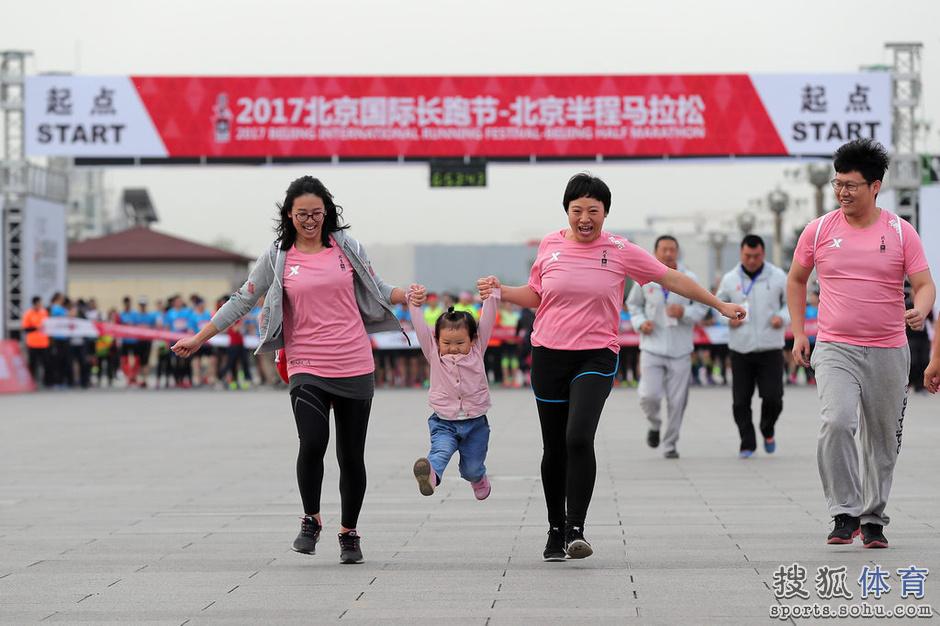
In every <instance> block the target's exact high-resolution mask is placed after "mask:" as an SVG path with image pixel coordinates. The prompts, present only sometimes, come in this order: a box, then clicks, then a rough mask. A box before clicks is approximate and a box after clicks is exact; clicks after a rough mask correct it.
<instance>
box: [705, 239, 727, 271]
mask: <svg viewBox="0 0 940 626" xmlns="http://www.w3.org/2000/svg"><path fill="white" fill-rule="evenodd" d="M708 243H709V244H711V247H712V252H714V253H715V271H714V272H713V274H714V275H715V277H721V252H722V250H724V248H725V244H726V243H728V233H725V232H722V231H718V230H712V231H709V233H708Z"/></svg>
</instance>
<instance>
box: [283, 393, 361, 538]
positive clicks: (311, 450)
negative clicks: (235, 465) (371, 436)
mask: <svg viewBox="0 0 940 626" xmlns="http://www.w3.org/2000/svg"><path fill="white" fill-rule="evenodd" d="M290 399H291V406H292V407H293V409H294V421H295V422H296V423H297V436H298V437H299V438H300V451H299V452H298V453H297V486H298V487H299V488H300V499H301V500H302V501H303V505H304V513H306V514H307V515H315V514H317V513H319V512H320V491H321V489H322V487H323V457H324V455H326V445H327V443H329V441H330V418H329V416H330V407H333V415H334V418H335V420H336V460H337V461H339V495H340V505H341V508H342V517H341V521H340V523H341V524H342V525H343V527H345V528H355V527H356V522H357V521H358V520H359V511H360V510H361V509H362V499H363V497H364V496H365V493H366V463H365V458H364V455H365V448H366V430H367V429H368V427H369V412H370V411H371V410H372V399H371V398H370V399H368V400H354V399H352V398H343V397H341V396H337V395H334V394H331V393H329V392H327V391H324V390H322V389H320V388H318V387H315V386H313V385H309V384H302V385H299V386H297V387H295V388H294V389H293V390H291V392H290Z"/></svg>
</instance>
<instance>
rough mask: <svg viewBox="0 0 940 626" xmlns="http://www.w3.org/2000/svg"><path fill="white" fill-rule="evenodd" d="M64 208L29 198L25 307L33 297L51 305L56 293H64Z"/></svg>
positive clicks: (25, 228)
mask: <svg viewBox="0 0 940 626" xmlns="http://www.w3.org/2000/svg"><path fill="white" fill-rule="evenodd" d="M67 254H68V250H67V239H66V231H65V205H64V204H59V203H56V202H50V201H49V200H43V199H41V198H34V197H27V198H26V204H25V206H24V208H23V247H22V256H23V291H22V293H23V303H24V304H23V306H24V308H25V307H28V306H29V303H30V302H32V299H33V297H34V296H39V297H40V298H42V301H43V304H46V305H48V303H49V299H50V298H51V297H52V294H54V293H55V292H56V291H61V292H62V293H65V284H66V283H65V277H66V264H67V258H66V257H67Z"/></svg>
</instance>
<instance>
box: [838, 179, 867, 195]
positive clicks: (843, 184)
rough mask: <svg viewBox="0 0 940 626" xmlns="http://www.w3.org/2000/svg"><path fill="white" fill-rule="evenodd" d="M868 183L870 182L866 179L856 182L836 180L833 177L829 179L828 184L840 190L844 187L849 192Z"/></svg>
mask: <svg viewBox="0 0 940 626" xmlns="http://www.w3.org/2000/svg"><path fill="white" fill-rule="evenodd" d="M870 184H871V183H870V182H868V181H867V180H866V181H862V182H860V183H857V182H855V181H853V180H850V181H844V180H838V179H836V178H833V179H832V180H830V181H829V186H830V187H832V188H833V189H834V190H836V191H842V190H843V189H845V190H846V191H848V192H849V193H855V192H856V191H858V188H859V187H861V186H862V185H870Z"/></svg>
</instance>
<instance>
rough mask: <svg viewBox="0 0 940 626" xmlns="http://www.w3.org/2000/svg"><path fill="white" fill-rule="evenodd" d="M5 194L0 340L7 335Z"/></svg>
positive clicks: (0, 223)
mask: <svg viewBox="0 0 940 626" xmlns="http://www.w3.org/2000/svg"><path fill="white" fill-rule="evenodd" d="M3 202H4V200H3V196H0V341H2V340H4V339H6V337H7V317H9V312H8V311H7V283H6V280H7V266H6V263H7V256H6V251H5V249H4V247H3V246H4V245H5V244H6V217H5V216H4V214H3Z"/></svg>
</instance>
